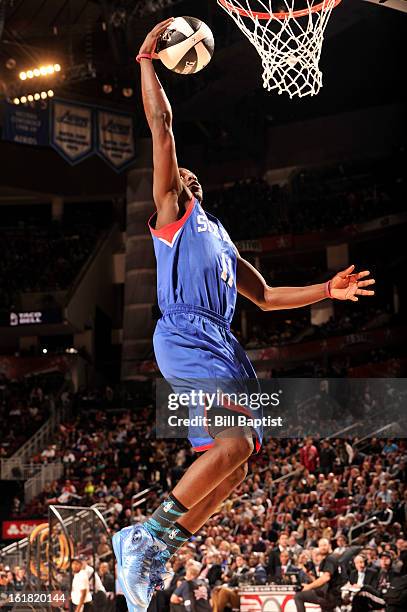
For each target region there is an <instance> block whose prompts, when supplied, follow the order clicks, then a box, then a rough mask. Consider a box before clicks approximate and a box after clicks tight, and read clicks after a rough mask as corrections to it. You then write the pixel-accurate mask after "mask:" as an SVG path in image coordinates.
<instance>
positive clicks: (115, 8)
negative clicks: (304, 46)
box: [0, 0, 406, 140]
mask: <svg viewBox="0 0 407 612" xmlns="http://www.w3.org/2000/svg"><path fill="white" fill-rule="evenodd" d="M378 3H380V4H382V5H386V4H387V5H388V6H393V5H395V4H400V5H401V4H403V3H404V4H405V0H384V1H383V0H380V2H379V0H378ZM0 7H1V10H0V33H1V31H2V30H3V31H2V36H1V42H0V87H1V90H0V93H1V94H2V95H3V96H4V97H6V96H7V95H10V92H11V93H13V92H14V91H18V90H19V88H20V89H21V88H22V87H24V86H26V85H25V84H23V83H21V82H20V80H19V78H18V74H19V72H20V71H21V70H24V69H27V68H30V67H32V66H35V65H39V64H43V63H47V62H58V63H59V64H61V66H62V68H63V70H62V72H61V74H60V75H58V77H57V79H56V80H55V81H53V84H52V87H53V89H55V93H56V94H58V95H60V96H64V97H71V98H74V99H79V100H80V99H86V100H87V101H93V102H98V103H103V104H105V105H109V104H111V105H114V106H116V107H117V106H119V107H122V108H127V109H135V110H136V112H138V113H140V118H141V117H142V113H141V108H140V96H139V90H140V83H139V71H138V68H137V67H136V66H135V65H134V55H135V53H136V51H137V49H138V47H139V45H140V43H141V41H142V39H143V37H144V35H145V33H146V32H147V31H148V29H149V28H150V27H151V26H152V25H153V24H154V23H156V22H157V21H158V20H159V19H161V18H165V17H167V16H169V15H171V14H174V15H182V14H184V15H185V14H186V15H188V14H189V15H194V16H197V17H200V18H202V19H203V20H205V21H207V22H208V23H209V24H210V25H211V27H212V28H213V30H214V32H215V37H216V42H217V48H216V53H215V57H214V60H213V61H212V63H211V64H210V66H209V67H208V68H207V69H206V70H205V71H204V72H202V73H200V74H199V75H196V76H192V77H183V76H179V75H173V74H172V73H169V72H167V71H166V70H165V69H161V68H160V69H159V70H160V75H161V76H162V80H163V82H164V84H165V87H166V88H167V89H168V93H169V95H170V98H171V100H172V101H173V103H174V107H175V110H176V119H177V121H178V123H180V124H182V123H185V124H187V125H188V126H189V124H190V122H193V123H194V125H195V129H194V130H193V131H192V132H191V130H190V127H188V130H189V134H191V138H192V140H194V138H195V136H196V137H197V139H198V140H199V139H200V138H201V137H211V135H212V134H213V132H212V130H214V131H215V132H216V130H217V129H219V122H221V123H222V124H223V123H225V122H226V124H227V125H228V127H229V129H230V127H231V124H233V121H239V119H240V116H241V115H245V109H247V112H249V113H254V114H256V113H258V114H262V115H263V116H265V117H267V118H268V120H269V121H277V122H279V121H289V120H293V119H298V118H302V117H307V116H309V115H318V114H321V113H322V114H327V113H333V112H336V111H338V110H345V109H348V108H350V107H352V106H358V105H374V104H379V103H381V102H382V101H383V102H388V101H394V99H395V98H397V97H398V96H399V95H400V89H401V88H400V86H399V85H398V81H397V77H398V76H399V72H398V71H399V68H398V67H397V61H396V60H397V59H398V57H399V56H401V55H402V53H403V48H404V47H403V42H404V41H403V27H404V26H405V19H406V17H405V15H402V14H401V13H400V12H397V11H395V10H384V7H383V6H375V4H374V1H370V0H343V1H342V3H341V4H340V5H339V7H338V8H337V9H336V10H335V12H334V15H333V16H332V18H331V22H330V25H329V27H328V32H327V40H326V42H325V46H324V51H323V55H322V67H323V69H324V72H325V85H324V88H323V90H322V92H321V94H320V95H319V96H317V97H316V98H312V99H303V100H298V101H290V100H288V99H287V98H286V97H285V96H277V95H275V94H274V95H270V94H268V93H266V92H264V91H263V90H262V87H261V75H260V73H261V67H260V62H259V58H258V56H257V54H256V51H255V50H254V49H253V48H252V47H251V45H250V43H249V42H248V41H247V40H246V39H245V38H244V37H243V35H242V34H241V33H240V32H239V31H238V30H237V28H236V26H235V24H234V23H233V22H232V20H231V19H229V18H228V17H227V15H226V14H225V13H224V12H223V11H222V10H221V9H220V8H219V7H218V6H217V4H216V1H215V0H0ZM2 17H3V19H2ZM2 22H3V23H2ZM392 60H393V61H392ZM50 82H51V81H50ZM103 85H108V86H110V87H111V88H112V92H111V93H109V94H106V93H104V92H103ZM123 90H133V95H132V96H130V97H128V98H127V97H125V96H124V94H123ZM127 93H129V92H128V91H127ZM216 122H218V126H216V125H214V124H216ZM143 126H144V123H143V122H142V121H140V131H141V132H142V131H143V129H145V126H144V127H143Z"/></svg>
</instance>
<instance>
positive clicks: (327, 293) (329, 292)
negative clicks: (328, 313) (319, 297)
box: [325, 281, 332, 298]
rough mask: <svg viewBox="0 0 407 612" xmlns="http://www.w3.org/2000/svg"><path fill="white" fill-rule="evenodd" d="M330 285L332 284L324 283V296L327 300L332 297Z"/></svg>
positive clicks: (329, 282)
mask: <svg viewBox="0 0 407 612" xmlns="http://www.w3.org/2000/svg"><path fill="white" fill-rule="evenodd" d="M331 283H332V281H327V282H326V283H325V295H326V297H327V298H331V297H332V293H331Z"/></svg>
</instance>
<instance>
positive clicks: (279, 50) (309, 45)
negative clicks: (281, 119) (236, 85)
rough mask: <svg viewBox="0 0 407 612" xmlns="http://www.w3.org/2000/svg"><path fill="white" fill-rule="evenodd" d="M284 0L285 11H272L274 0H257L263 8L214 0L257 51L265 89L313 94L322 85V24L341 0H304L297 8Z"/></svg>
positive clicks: (243, 0) (239, 1) (233, 0)
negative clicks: (302, 5) (320, 65)
mask: <svg viewBox="0 0 407 612" xmlns="http://www.w3.org/2000/svg"><path fill="white" fill-rule="evenodd" d="M283 1H284V4H285V5H286V7H287V11H285V12H281V11H279V12H273V6H272V5H273V4H274V6H275V5H276V1H275V0H257V4H259V5H260V6H261V7H263V8H264V11H257V10H254V9H253V8H252V7H251V6H250V3H251V4H252V5H253V0H217V2H218V4H219V5H220V6H221V7H222V8H223V9H224V10H225V11H226V12H227V13H228V14H229V15H230V16H231V17H232V19H233V21H235V22H236V24H237V25H238V27H239V28H240V29H241V30H242V32H243V34H244V35H245V36H246V37H247V38H248V39H249V40H250V42H251V43H252V44H253V45H254V47H255V48H256V50H257V52H258V54H259V55H260V57H261V61H262V64H263V85H264V87H265V89H267V90H268V91H272V90H273V89H277V91H278V93H279V94H282V93H284V92H286V93H288V95H289V96H290V98H293V97H294V96H298V97H300V98H302V97H303V96H309V95H311V96H315V95H316V94H317V93H318V92H319V90H320V89H321V87H322V72H321V71H320V69H319V60H320V57H321V49H322V43H323V42H324V33H325V28H326V26H327V24H328V21H329V18H330V16H331V13H332V10H333V9H334V8H335V7H336V6H337V5H338V4H339V3H340V2H341V0H324V1H323V2H316V1H315V0H306V7H304V8H300V9H298V8H297V10H296V9H295V4H296V0H283ZM280 4H281V2H280ZM297 5H298V0H297Z"/></svg>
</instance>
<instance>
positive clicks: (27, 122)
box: [3, 102, 49, 147]
mask: <svg viewBox="0 0 407 612" xmlns="http://www.w3.org/2000/svg"><path fill="white" fill-rule="evenodd" d="M4 109H5V112H4V126H3V140H8V141H10V142H16V143H18V144H25V145H31V146H34V147H38V146H47V145H48V144H49V136H48V133H49V118H48V116H49V115H48V113H49V111H48V107H46V108H42V107H40V106H38V107H37V106H34V107H31V106H20V105H18V106H17V105H16V104H9V103H8V102H5V106H4Z"/></svg>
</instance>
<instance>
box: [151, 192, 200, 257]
mask: <svg viewBox="0 0 407 612" xmlns="http://www.w3.org/2000/svg"><path fill="white" fill-rule="evenodd" d="M194 202H195V198H194V197H192V198H191V200H190V202H189V204H188V206H187V209H186V211H185V213H184V214H183V215H182V217H181V219H178V220H177V221H173V222H172V223H168V224H167V225H164V227H162V228H161V229H159V230H156V229H154V227H153V226H152V222H153V219H155V218H156V217H157V213H156V212H155V213H154V214H153V215H151V217H150V219H149V220H148V227H149V228H150V232H151V233H152V234H153V236H155V237H156V238H161V240H162V241H163V242H165V243H167V244H168V245H169V246H172V243H173V242H174V239H175V238H176V235H177V234H178V232H179V231H180V230H181V228H182V227H183V226H184V225H185V223H186V222H187V220H188V219H189V217H190V216H191V214H192V211H193V209H194Z"/></svg>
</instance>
